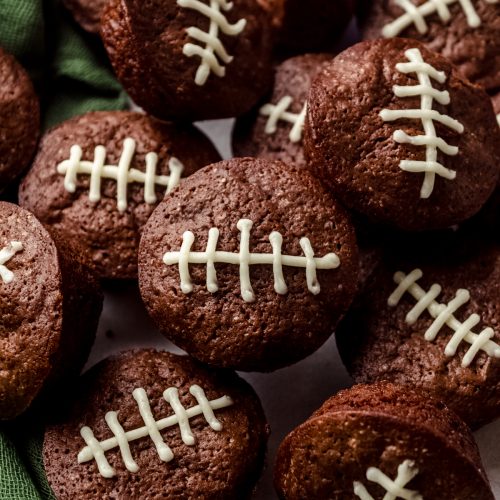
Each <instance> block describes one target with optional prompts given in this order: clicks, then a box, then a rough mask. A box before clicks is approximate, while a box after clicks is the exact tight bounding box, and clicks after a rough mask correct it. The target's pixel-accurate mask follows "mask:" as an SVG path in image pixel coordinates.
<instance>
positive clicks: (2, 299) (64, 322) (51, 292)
mask: <svg viewBox="0 0 500 500" xmlns="http://www.w3.org/2000/svg"><path fill="white" fill-rule="evenodd" d="M89 264H90V263H89V262H88V261H87V259H85V256H84V252H83V251H82V250H81V248H80V247H78V246H76V243H75V242H72V243H71V244H68V243H67V242H65V241H64V240H63V239H62V238H60V237H59V236H58V235H57V234H54V235H52V236H51V235H49V233H48V232H47V231H46V229H44V227H43V226H42V224H40V222H39V221H38V220H37V219H35V217H34V215H32V214H31V213H29V212H28V211H26V210H24V209H22V208H19V207H18V206H17V205H12V204H10V203H5V202H0V420H6V419H11V418H14V417H16V416H17V415H19V414H20V413H22V412H23V411H24V410H26V409H27V408H28V406H29V405H30V404H31V402H32V401H33V400H34V399H35V398H36V397H37V396H39V395H40V394H41V393H42V390H44V391H47V390H50V389H52V388H54V387H55V386H58V385H60V384H62V383H64V382H66V381H67V380H68V379H71V378H72V377H74V376H76V375H78V374H79V370H80V369H81V368H82V367H83V365H84V363H85V362H86V360H87V356H88V354H89V352H90V348H91V346H92V343H93V341H94V337H95V332H96V329H97V322H98V320H99V315H100V312H101V307H102V294H101V291H100V288H99V282H98V280H97V278H96V277H95V276H94V274H93V273H92V271H91V268H90V265H89Z"/></svg>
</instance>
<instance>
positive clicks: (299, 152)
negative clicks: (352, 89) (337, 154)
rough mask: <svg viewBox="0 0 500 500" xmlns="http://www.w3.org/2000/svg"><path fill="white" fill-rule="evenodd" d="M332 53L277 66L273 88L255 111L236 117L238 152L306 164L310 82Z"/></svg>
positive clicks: (235, 140)
mask: <svg viewBox="0 0 500 500" xmlns="http://www.w3.org/2000/svg"><path fill="white" fill-rule="evenodd" d="M332 57H333V56H332V55H330V54H306V55H304V56H298V57H293V58H291V59H288V60H286V61H285V62H283V63H281V64H280V65H279V66H278V67H277V68H276V73H275V79H274V90H273V93H272V95H271V96H269V97H268V98H266V99H265V100H264V101H262V104H261V106H259V108H258V109H256V110H255V111H253V112H252V113H250V114H248V115H245V116H243V117H240V118H239V119H238V120H237V121H236V126H235V129H234V134H233V150H234V153H235V156H254V157H260V158H269V159H271V160H281V161H284V162H285V163H292V164H294V165H297V166H305V159H304V150H303V148H302V133H303V129H304V121H305V118H306V101H307V95H308V94H309V89H310V87H311V82H312V80H313V79H314V78H315V76H316V75H317V74H318V73H320V72H321V70H322V69H323V66H324V65H325V63H326V62H327V61H330V60H331V59H332Z"/></svg>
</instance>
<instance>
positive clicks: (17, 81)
mask: <svg viewBox="0 0 500 500" xmlns="http://www.w3.org/2000/svg"><path fill="white" fill-rule="evenodd" d="M39 133H40V108H39V103H38V97H37V96H36V94H35V90H34V88H33V84H32V83H31V80H30V78H29V76H28V74H27V73H26V71H25V70H24V69H23V68H22V67H21V65H20V64H19V63H18V62H17V61H16V60H15V58H14V57H13V56H11V55H9V54H7V53H6V52H5V51H4V50H3V49H2V48H1V47H0V191H3V189H4V188H5V187H6V186H7V185H8V184H9V183H10V182H11V181H12V180H14V179H15V178H16V177H17V176H19V174H20V173H21V172H22V171H23V170H24V169H25V168H26V167H27V166H28V165H29V163H30V162H31V160H32V159H33V155H34V153H35V148H36V143H37V140H38V134H39Z"/></svg>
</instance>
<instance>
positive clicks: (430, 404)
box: [275, 382, 494, 500]
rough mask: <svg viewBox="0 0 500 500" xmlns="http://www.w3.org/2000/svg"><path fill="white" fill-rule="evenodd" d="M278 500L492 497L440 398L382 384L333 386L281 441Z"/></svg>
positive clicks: (461, 428) (474, 453) (466, 437)
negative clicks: (333, 392)
mask: <svg viewBox="0 0 500 500" xmlns="http://www.w3.org/2000/svg"><path fill="white" fill-rule="evenodd" d="M275 486H276V490H277V492H278V496H279V497H280V498H282V499H288V500H295V499H299V498H307V499H308V500H313V499H324V498H329V499H334V500H345V499H346V498H353V499H354V498H356V499H357V498H361V499H362V500H369V499H374V498H391V499H395V498H407V499H413V500H421V499H423V498H425V499H426V500H427V499H428V500H441V499H444V498H450V499H451V498H453V499H454V500H470V499H472V498H474V500H493V499H494V496H493V493H492V492H491V489H490V486H489V483H488V479H487V477H486V473H485V471H484V468H483V466H482V464H481V459H480V457H479V451H478V449H477V446H476V444H475V442H474V438H473V436H472V434H471V432H470V430H469V429H468V428H467V426H466V425H465V424H464V422H463V421H461V420H460V418H458V417H457V416H456V415H455V414H454V413H453V412H452V411H450V410H449V409H448V408H447V407H446V406H445V405H444V404H442V403H441V402H440V401H438V400H434V399H432V398H429V397H428V396H427V395H426V394H424V393H421V392H417V391H414V390H412V389H409V388H407V387H403V386H399V385H397V384H391V383H388V382H380V383H377V384H373V385H357V386H354V387H352V388H351V389H347V390H344V391H341V392H339V393H338V394H337V395H335V396H333V397H332V398H330V399H329V400H328V401H326V402H325V404H324V405H323V406H322V407H321V408H320V409H319V410H318V411H316V412H315V413H313V415H312V416H311V417H310V418H309V419H308V420H306V422H304V423H303V424H302V425H300V426H299V427H297V428H296V429H295V430H293V431H292V432H291V433H290V434H289V435H288V436H287V437H286V438H285V439H284V441H283V442H282V443H281V446H280V448H279V450H278V456H277V459H276V468H275Z"/></svg>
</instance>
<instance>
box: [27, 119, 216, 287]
mask: <svg viewBox="0 0 500 500" xmlns="http://www.w3.org/2000/svg"><path fill="white" fill-rule="evenodd" d="M218 159H219V155H218V153H217V152H216V150H215V149H214V147H213V146H212V144H211V143H210V141H209V140H208V139H206V138H205V137H204V136H203V135H202V134H201V132H199V131H198V130H196V129H195V128H193V127H192V126H190V125H174V124H171V123H165V122H160V121H158V120H156V119H154V118H151V117H149V116H146V115H143V114H140V113H132V112H128V111H101V112H94V113H88V114H85V115H82V116H79V117H76V118H73V119H71V120H68V121H66V122H64V123H62V124H61V125H59V126H57V127H55V128H54V129H52V130H51V131H49V132H48V133H47V134H46V135H45V136H44V137H43V139H42V141H41V144H40V148H39V151H38V154H37V156H36V159H35V162H34V165H33V167H32V168H31V170H30V171H29V172H28V174H27V176H26V177H25V179H24V180H23V182H22V184H21V188H20V191H19V202H20V204H21V205H22V206H24V207H25V208H27V209H28V210H30V211H31V212H33V213H34V214H35V215H36V216H37V217H38V219H40V220H41V221H42V222H43V223H44V224H46V225H49V226H50V227H53V228H55V229H57V230H58V231H60V232H61V233H62V234H63V235H65V236H67V237H69V238H71V239H76V240H78V241H80V243H81V244H82V245H83V246H84V247H85V249H86V250H87V252H88V253H89V255H90V256H91V257H92V260H93V261H94V264H95V265H96V267H97V269H98V271H99V274H100V276H101V277H105V278H135V277H136V276H137V249H138V246H139V238H140V234H141V231H142V227H143V226H144V224H145V223H146V221H147V220H148V218H149V216H150V215H151V213H152V212H153V210H154V208H155V207H156V205H157V204H158V203H159V202H160V201H161V200H162V199H163V197H164V196H165V195H166V194H167V193H169V192H171V191H172V190H173V189H175V187H176V186H177V185H178V184H179V183H180V182H182V178H184V177H187V176H188V175H190V174H192V173H193V172H194V171H195V170H197V169H199V168H201V167H204V166H205V165H208V164H210V163H212V162H214V161H217V160H218ZM42 193H43V196H41V194H42Z"/></svg>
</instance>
